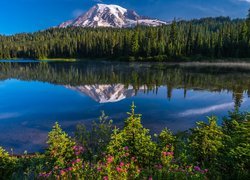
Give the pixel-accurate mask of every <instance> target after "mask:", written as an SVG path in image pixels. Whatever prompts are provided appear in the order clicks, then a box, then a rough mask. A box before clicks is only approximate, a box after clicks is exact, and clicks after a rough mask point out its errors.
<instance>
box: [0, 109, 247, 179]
mask: <svg viewBox="0 0 250 180" xmlns="http://www.w3.org/2000/svg"><path fill="white" fill-rule="evenodd" d="M134 108H135V106H134V105H133V106H132V111H131V113H129V117H128V118H127V119H126V121H125V126H124V128H123V129H121V130H119V129H117V128H115V129H113V131H112V135H111V136H110V137H109V135H107V134H106V132H110V131H111V130H112V126H109V125H108V126H106V125H107V124H106V125H105V128H104V129H105V130H103V129H102V128H101V129H100V131H101V132H105V133H104V134H106V135H107V136H105V137H103V138H102V140H104V139H105V143H103V142H104V141H102V142H100V143H96V144H95V145H93V144H91V143H90V139H88V138H87V139H88V143H85V145H86V146H87V147H85V146H83V143H82V142H83V141H79V137H82V135H83V134H84V133H81V132H78V133H80V134H81V136H78V137H76V138H75V139H76V140H77V141H74V140H73V139H71V137H69V136H68V135H67V134H66V133H65V132H64V131H63V130H62V129H61V127H60V126H59V124H58V123H56V124H55V126H54V127H53V129H52V131H51V132H50V133H49V135H48V149H47V151H46V153H45V154H35V155H23V156H19V157H15V156H10V155H9V154H8V152H6V151H5V150H4V149H3V148H1V147H0V175H1V176H0V178H3V179H65V180H68V179H98V180H114V179H117V180H126V179H128V180H130V179H145V180H158V179H159V180H161V179H177V180H179V179H224V178H233V179H249V177H250V173H249V159H250V158H249V149H250V148H249V137H250V135H249V132H250V125H249V122H250V121H249V120H250V119H249V117H248V116H247V117H248V118H244V117H241V118H240V121H237V118H236V119H231V120H227V123H226V125H223V126H222V127H219V126H217V124H216V120H215V118H210V119H209V123H208V124H206V123H198V124H197V125H198V126H197V127H196V128H194V129H192V130H191V131H190V133H184V135H183V134H182V135H173V134H172V133H171V132H170V131H169V130H168V129H164V130H163V131H162V132H161V133H160V134H159V135H156V136H155V139H154V140H153V139H151V136H150V134H149V130H147V129H145V128H143V126H142V124H141V116H140V115H137V114H135V112H134ZM101 124H102V123H101ZM102 125H103V124H102ZM95 127H101V126H99V125H97V126H95ZM109 128H110V129H109ZM92 130H93V131H94V132H96V131H97V130H96V128H94V129H92ZM78 131H79V129H78ZM89 134H93V132H89ZM100 134H102V133H100ZM100 134H99V135H100ZM108 134H109V133H108ZM183 137H184V138H183ZM106 138H107V139H106ZM94 139H96V137H95V138H94ZM108 139H109V140H108ZM82 140H84V138H83V137H82ZM85 140H86V139H85ZM100 144H103V146H105V147H103V148H101V149H102V151H99V150H98V151H95V152H97V153H95V155H94V156H97V157H95V158H91V157H89V155H90V150H94V149H97V148H98V147H96V146H100ZM180 151H183V152H182V153H180ZM223 151H224V152H225V153H221V152H223ZM86 154H87V155H86Z"/></svg>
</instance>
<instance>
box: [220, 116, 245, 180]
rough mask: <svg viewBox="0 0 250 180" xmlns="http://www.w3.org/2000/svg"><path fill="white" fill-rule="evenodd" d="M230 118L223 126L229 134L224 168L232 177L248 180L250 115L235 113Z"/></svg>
mask: <svg viewBox="0 0 250 180" xmlns="http://www.w3.org/2000/svg"><path fill="white" fill-rule="evenodd" d="M230 116H231V118H227V119H224V125H223V129H225V133H226V134H227V139H225V148H224V153H225V157H224V158H223V162H224V166H223V167H224V168H225V169H226V170H227V171H226V172H225V173H226V174H230V175H231V177H234V178H237V179H246V178H247V177H249V176H250V170H249V169H250V131H249V130H250V114H249V113H239V112H234V113H231V115H230Z"/></svg>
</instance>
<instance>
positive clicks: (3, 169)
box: [0, 147, 17, 178]
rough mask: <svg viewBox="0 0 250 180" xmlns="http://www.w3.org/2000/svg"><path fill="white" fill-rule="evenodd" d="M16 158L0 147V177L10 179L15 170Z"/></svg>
mask: <svg viewBox="0 0 250 180" xmlns="http://www.w3.org/2000/svg"><path fill="white" fill-rule="evenodd" d="M16 160H17V159H16V158H15V157H11V156H10V155H9V153H8V152H6V151H5V150H4V149H3V148H2V147H0V177H1V178H10V177H11V176H12V174H13V171H14V170H15V169H16Z"/></svg>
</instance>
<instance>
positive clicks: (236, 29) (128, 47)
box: [0, 16, 250, 61]
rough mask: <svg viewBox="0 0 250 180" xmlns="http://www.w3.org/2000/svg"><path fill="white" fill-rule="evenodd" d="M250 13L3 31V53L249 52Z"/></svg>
mask: <svg viewBox="0 0 250 180" xmlns="http://www.w3.org/2000/svg"><path fill="white" fill-rule="evenodd" d="M249 37H250V16H249V17H248V18H247V19H246V20H245V19H234V20H231V19H230V18H229V17H217V18H203V19H199V20H190V21H175V20H174V21H173V22H172V23H171V24H169V25H164V26H161V27H143V26H137V27H135V28H125V29H115V28H95V29H93V28H80V27H79V28H78V27H69V28H51V29H48V30H45V31H40V32H36V33H22V34H16V35H12V36H0V58H1V59H13V58H35V59H46V58H79V59H82V58H116V59H117V58H120V59H126V60H151V61H156V60H158V61H167V60H176V59H179V60H185V59H189V58H190V59H195V58H196V59H199V58H201V57H202V58H203V57H205V58H211V59H212V58H215V59H218V58H248V57H250V38H249Z"/></svg>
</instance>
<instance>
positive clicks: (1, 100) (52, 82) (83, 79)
mask: <svg viewBox="0 0 250 180" xmlns="http://www.w3.org/2000/svg"><path fill="white" fill-rule="evenodd" d="M0 92H1V93H0V146H3V147H4V148H6V149H7V150H8V151H10V149H11V148H13V150H14V153H22V152H23V151H25V150H27V151H28V152H35V151H41V150H43V148H44V147H45V142H46V137H47V133H48V132H49V131H50V130H51V128H52V126H53V124H54V123H55V122H56V121H58V122H59V124H61V126H62V128H63V129H64V130H66V131H67V132H68V133H69V134H71V135H72V134H73V132H74V129H75V127H76V125H77V124H79V123H84V124H86V125H90V124H91V122H92V121H93V120H98V117H99V116H100V115H101V111H104V112H105V113H106V115H108V116H109V117H110V118H112V119H113V121H114V124H115V125H117V126H119V127H121V126H122V125H123V120H124V119H125V118H126V117H127V113H126V112H128V111H129V110H130V105H131V104H132V102H134V103H135V105H136V106H137V108H136V112H137V113H140V114H142V123H143V125H144V126H145V127H147V128H149V129H150V130H151V132H152V133H157V132H159V131H161V130H162V129H163V128H164V127H168V128H169V129H171V130H172V131H174V132H178V131H183V130H188V129H189V128H191V127H194V126H195V122H196V121H199V120H206V116H211V115H216V116H218V117H219V122H220V123H221V120H222V118H223V117H224V116H226V115H227V114H228V111H232V110H234V109H238V108H239V109H240V110H242V111H246V110H250V99H249V96H250V65H249V64H245V63H239V64H232V63H226V64H224V63H218V64H208V63H182V64H164V63H153V64H152V63H125V62H107V61H90V60H89V61H87V60H86V61H78V62H39V61H36V60H29V61H25V60H22V61H17V60H13V61H6V60H0Z"/></svg>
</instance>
